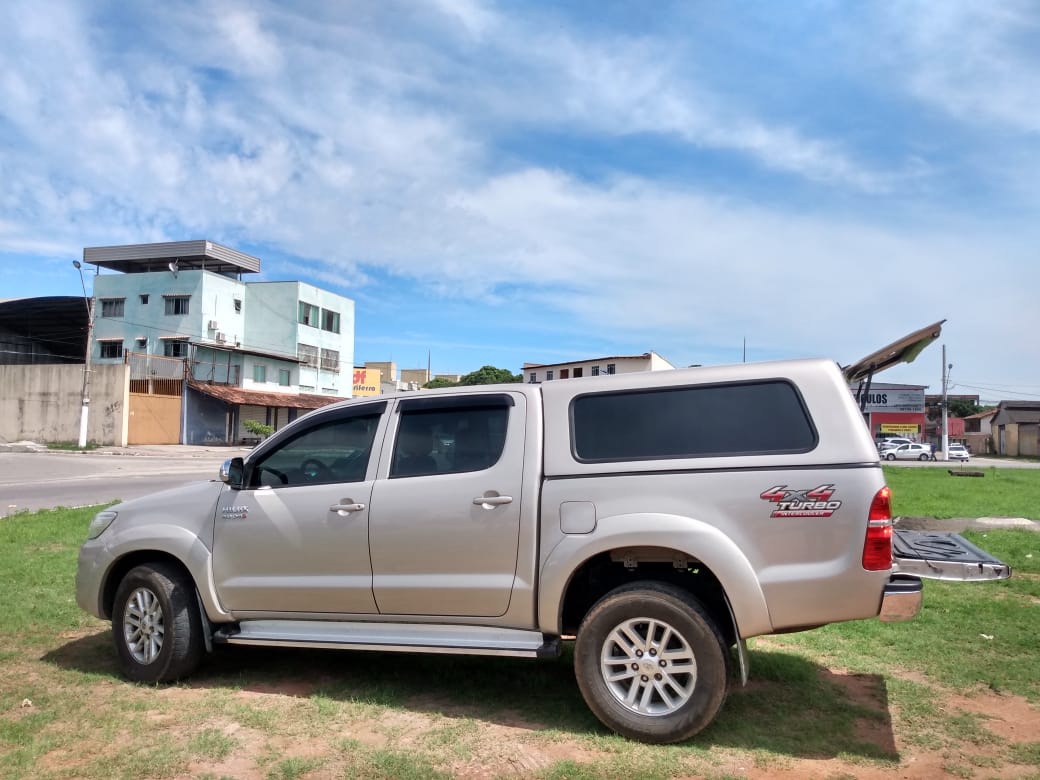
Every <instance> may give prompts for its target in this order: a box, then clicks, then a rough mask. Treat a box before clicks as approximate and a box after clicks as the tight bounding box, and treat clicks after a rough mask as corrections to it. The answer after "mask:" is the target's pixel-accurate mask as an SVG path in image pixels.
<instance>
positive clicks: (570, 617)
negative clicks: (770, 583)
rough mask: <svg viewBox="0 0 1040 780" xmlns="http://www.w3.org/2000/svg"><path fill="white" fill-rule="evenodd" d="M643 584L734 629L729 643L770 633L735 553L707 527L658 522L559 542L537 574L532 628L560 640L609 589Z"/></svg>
mask: <svg viewBox="0 0 1040 780" xmlns="http://www.w3.org/2000/svg"><path fill="white" fill-rule="evenodd" d="M632 564H634V566H633V565H632ZM626 572H627V573H626ZM647 579H658V580H660V581H664V582H670V583H672V584H674V585H677V586H678V587H680V588H683V589H684V590H687V591H688V592H690V593H692V594H693V595H694V596H697V597H698V598H699V600H701V601H703V602H704V603H705V608H706V609H710V610H711V611H712V613H713V616H715V617H716V619H717V620H718V625H720V626H733V629H732V636H731V637H728V638H730V639H732V640H733V641H738V640H739V639H741V638H747V637H749V636H756V635H758V634H765V633H770V632H771V631H772V623H771V621H770V619H769V610H768V608H767V606H766V600H765V596H764V594H763V593H762V588H761V586H760V584H759V581H758V577H757V575H756V574H755V571H754V568H753V567H752V566H751V563H750V562H749V561H748V559H747V557H746V556H745V555H744V554H743V552H742V551H741V550H740V549H739V548H738V547H737V545H736V544H735V543H734V542H733V541H732V540H731V539H730V538H729V537H728V536H726V535H725V534H724V533H723V532H722V531H720V530H719V529H718V528H716V527H714V526H711V525H708V524H706V523H703V522H700V521H697V520H693V519H691V518H687V517H681V516H677V515H665V514H638V515H618V516H614V517H608V518H601V519H599V520H598V521H597V527H596V530H595V531H594V532H593V533H591V534H583V535H579V534H573V535H569V536H567V537H565V538H564V539H563V540H562V541H561V542H560V543H559V544H558V545H557V546H556V547H555V548H554V549H553V550H552V551H551V553H549V555H548V556H547V557H546V559H545V560H544V562H543V563H542V566H541V577H540V588H539V594H538V620H539V626H540V628H541V630H542V631H544V632H546V633H550V634H563V633H565V629H568V628H573V627H576V625H577V623H580V620H581V617H582V616H583V615H584V613H585V612H587V611H588V609H589V608H591V606H592V605H593V604H595V602H596V601H597V600H598V599H599V598H601V597H602V596H603V595H605V594H606V593H608V592H609V591H611V590H613V589H614V588H615V587H618V586H619V585H621V584H624V583H625V582H628V581H634V580H647Z"/></svg>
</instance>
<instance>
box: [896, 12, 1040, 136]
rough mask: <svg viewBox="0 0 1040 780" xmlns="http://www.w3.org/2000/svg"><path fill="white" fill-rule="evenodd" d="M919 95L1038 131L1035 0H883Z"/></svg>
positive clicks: (1039, 24) (962, 113) (1039, 20)
mask: <svg viewBox="0 0 1040 780" xmlns="http://www.w3.org/2000/svg"><path fill="white" fill-rule="evenodd" d="M887 7H888V9H889V11H890V13H891V15H892V17H893V18H892V19H891V20H890V21H889V25H890V28H891V31H892V35H893V37H894V39H895V40H896V41H899V42H900V43H901V45H902V51H901V52H900V54H901V55H902V56H901V57H900V60H899V62H900V64H902V65H906V66H908V67H909V73H908V74H907V75H908V78H907V84H908V85H909V87H910V89H911V90H912V92H913V93H914V95H916V96H917V97H918V98H920V99H921V100H924V101H926V102H928V103H931V104H933V105H935V106H937V107H939V108H940V109H942V110H943V111H946V112H948V113H950V114H952V115H953V116H955V117H957V118H958V119H961V120H963V121H966V122H969V123H992V124H997V125H1001V126H1004V127H1006V128H1008V129H1010V130H1015V131H1020V132H1028V133H1037V132H1040V112H1038V111H1037V105H1038V102H1040V46H1038V41H1040V7H1038V6H1037V4H1036V3H1035V2H1031V0H1008V1H1007V2H1000V3H976V2H967V1H966V0H950V1H949V2H943V3H932V2H917V3H912V4H909V7H908V6H907V4H900V5H898V6H887Z"/></svg>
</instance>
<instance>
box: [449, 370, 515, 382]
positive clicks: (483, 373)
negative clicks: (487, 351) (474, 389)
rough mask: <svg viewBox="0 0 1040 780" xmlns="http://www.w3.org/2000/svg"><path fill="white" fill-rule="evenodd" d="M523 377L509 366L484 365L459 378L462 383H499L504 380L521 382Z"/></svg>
mask: <svg viewBox="0 0 1040 780" xmlns="http://www.w3.org/2000/svg"><path fill="white" fill-rule="evenodd" d="M522 379H523V377H522V376H520V374H514V373H513V372H512V371H510V370H509V369H508V368H495V367H494V366H484V367H483V368H481V369H478V370H476V371H471V372H470V373H468V374H466V376H464V377H462V379H460V380H459V384H460V385H497V384H502V383H503V382H520V381H522Z"/></svg>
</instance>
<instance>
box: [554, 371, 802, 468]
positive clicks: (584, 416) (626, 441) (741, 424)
mask: <svg viewBox="0 0 1040 780" xmlns="http://www.w3.org/2000/svg"><path fill="white" fill-rule="evenodd" d="M571 425H572V434H573V441H574V453H575V457H576V458H577V459H578V460H583V461H618V460H647V459H657V458H696V457H708V456H713V455H741V454H749V453H766V452H769V453H778V452H804V451H806V450H810V449H812V448H813V447H814V446H815V444H816V431H815V429H814V428H813V425H812V422H811V421H810V420H809V417H808V414H806V411H805V407H804V405H803V404H802V400H801V398H800V397H799V395H798V393H797V392H796V391H795V389H794V387H792V386H791V385H790V384H789V383H787V382H781V381H776V382H759V383H753V384H734V385H712V386H699V387H676V388H667V389H661V390H646V391H630V392H623V393H599V394H596V395H585V396H580V397H578V398H576V399H574V402H573V404H572V406H571Z"/></svg>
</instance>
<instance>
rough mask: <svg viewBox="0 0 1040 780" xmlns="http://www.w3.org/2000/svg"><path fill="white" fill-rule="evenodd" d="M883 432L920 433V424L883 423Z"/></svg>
mask: <svg viewBox="0 0 1040 780" xmlns="http://www.w3.org/2000/svg"><path fill="white" fill-rule="evenodd" d="M881 432H882V433H920V432H921V426H920V425H912V424H910V423H881Z"/></svg>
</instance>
